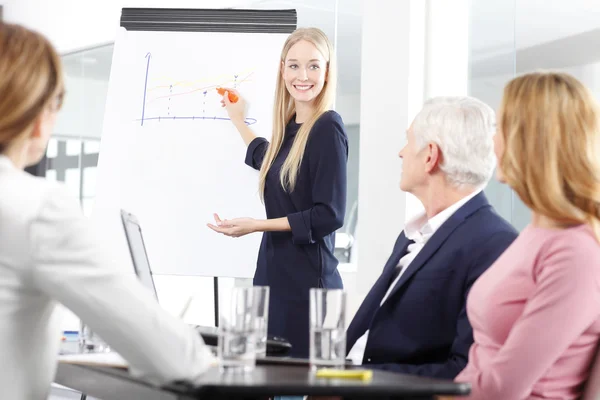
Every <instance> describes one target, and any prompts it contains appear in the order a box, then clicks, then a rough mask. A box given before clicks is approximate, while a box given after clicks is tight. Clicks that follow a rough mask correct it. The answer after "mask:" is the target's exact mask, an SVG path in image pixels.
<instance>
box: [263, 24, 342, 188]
mask: <svg viewBox="0 0 600 400" xmlns="http://www.w3.org/2000/svg"><path fill="white" fill-rule="evenodd" d="M301 40H305V41H307V42H310V43H312V44H313V45H314V46H315V47H316V48H317V50H319V52H321V54H322V55H323V58H324V59H325V61H326V62H327V71H326V74H325V85H324V86H323V90H321V93H319V95H318V96H317V97H316V99H315V113H314V114H313V116H312V117H311V118H309V119H308V120H307V121H305V122H304V123H303V124H302V126H301V127H300V129H299V130H298V133H297V134H296V137H295V139H294V143H293V144H292V148H291V149H290V153H289V155H288V156H287V158H286V159H285V162H284V163H283V166H282V167H281V173H280V175H279V181H280V183H281V186H282V187H283V188H284V189H285V190H289V191H293V190H294V187H295V186H296V179H297V177H298V171H299V169H300V164H301V163H302V158H303V156H304V150H305V149H306V143H307V141H308V136H309V134H310V130H311V129H312V127H313V126H314V124H315V122H316V121H317V120H318V119H319V117H320V116H321V115H322V114H323V113H324V112H326V111H327V110H329V109H330V107H331V105H332V104H333V99H334V96H335V86H336V80H337V79H336V78H337V65H336V62H335V55H334V52H333V46H332V45H331V43H330V42H329V39H328V38H327V36H326V35H325V33H323V31H321V30H320V29H317V28H300V29H297V30H295V31H294V32H292V34H291V35H290V36H289V37H288V38H287V40H286V42H285V44H284V46H283V49H282V51H281V60H280V61H281V62H282V63H284V62H285V58H286V56H287V54H288V51H289V50H290V48H291V47H292V46H293V45H295V44H296V43H298V42H299V41H301ZM295 112H296V107H295V103H294V99H293V98H292V96H291V95H290V93H289V92H288V90H287V89H286V87H285V82H284V81H283V74H282V71H281V67H280V68H279V73H278V77H277V86H276V88H275V108H274V111H273V136H272V138H271V143H270V144H269V147H268V149H267V152H266V154H265V158H264V160H263V163H262V166H261V168H260V175H259V193H260V196H261V198H262V199H263V200H264V192H265V182H266V179H267V173H268V172H269V169H270V168H271V166H272V165H273V161H274V160H275V157H277V154H278V153H279V150H280V149H281V145H282V143H283V138H284V135H285V127H286V125H287V124H288V122H290V120H291V118H292V116H293V115H294V113H295Z"/></svg>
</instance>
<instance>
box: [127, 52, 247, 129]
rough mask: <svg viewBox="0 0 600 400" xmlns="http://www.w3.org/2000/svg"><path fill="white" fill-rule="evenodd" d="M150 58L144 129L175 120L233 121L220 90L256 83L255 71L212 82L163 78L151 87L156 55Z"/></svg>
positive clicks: (148, 57)
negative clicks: (152, 64) (222, 102)
mask: <svg viewBox="0 0 600 400" xmlns="http://www.w3.org/2000/svg"><path fill="white" fill-rule="evenodd" d="M145 58H146V76H145V81H144V96H143V102H142V109H141V118H139V119H137V120H136V121H139V122H140V124H141V126H144V123H145V122H148V121H156V122H161V121H173V120H198V121H202V120H213V121H229V120H230V119H229V118H228V116H227V112H226V111H225V110H224V109H221V103H220V99H221V96H220V95H219V94H218V93H217V91H216V88H217V87H233V88H237V87H238V86H239V85H243V84H244V83H248V82H251V81H252V75H253V74H254V71H252V70H246V71H241V72H240V73H239V74H238V73H236V74H233V75H222V76H218V77H212V78H210V79H195V80H180V81H174V80H172V79H170V78H162V79H161V78H159V79H153V80H152V81H151V85H150V87H149V86H148V77H149V74H150V67H151V65H150V64H151V60H152V54H151V53H150V52H148V53H147V54H146V56H145ZM245 122H246V124H247V125H252V124H255V123H256V122H257V120H256V119H255V118H249V117H247V118H246V121H245Z"/></svg>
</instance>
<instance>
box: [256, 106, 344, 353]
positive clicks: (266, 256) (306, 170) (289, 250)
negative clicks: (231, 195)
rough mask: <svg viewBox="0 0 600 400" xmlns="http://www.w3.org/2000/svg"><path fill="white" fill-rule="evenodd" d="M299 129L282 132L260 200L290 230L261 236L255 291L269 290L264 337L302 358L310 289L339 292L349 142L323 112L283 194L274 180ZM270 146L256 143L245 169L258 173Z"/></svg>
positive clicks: (337, 120) (338, 121)
mask: <svg viewBox="0 0 600 400" xmlns="http://www.w3.org/2000/svg"><path fill="white" fill-rule="evenodd" d="M300 126H301V125H300V124H297V123H296V122H295V117H292V120H291V121H290V122H289V123H288V125H287V126H286V129H285V136H284V140H283V144H282V146H281V149H280V151H279V154H278V155H277V157H276V158H275V161H274V163H273V165H272V166H271V168H270V170H269V172H268V174H267V179H266V182H265V193H264V200H265V208H266V214H267V218H269V219H271V218H281V217H287V218H288V221H289V223H290V226H291V228H292V230H291V232H264V233H263V237H262V242H261V245H260V250H259V253H258V262H257V266H256V272H255V274H254V284H255V285H264V286H269V287H270V292H271V296H270V303H269V334H270V335H275V336H280V337H284V338H286V339H288V340H289V341H290V343H291V344H292V352H291V355H292V356H294V357H303V358H306V357H308V318H309V317H308V312H309V306H308V293H309V289H310V288H321V287H324V288H342V287H343V285H342V279H341V277H340V274H339V272H338V270H337V265H338V261H337V259H336V258H335V256H334V255H333V250H334V242H335V231H336V230H337V229H339V228H340V227H341V226H342V225H343V224H344V213H345V210H346V163H347V160H348V138H347V135H346V132H345V130H344V123H343V122H342V118H341V117H340V115H339V114H338V113H336V112H335V111H328V112H326V113H324V114H323V115H322V116H321V117H320V118H319V119H318V120H317V122H316V123H315V125H314V126H313V128H312V130H311V132H310V134H309V138H308V142H307V144H306V150H305V152H304V158H303V160H302V164H301V165H300V171H299V174H298V178H297V180H296V187H295V188H294V190H293V191H292V192H290V193H288V192H286V191H285V190H284V189H283V188H282V186H281V184H280V181H279V173H280V170H281V167H282V165H283V162H284V161H285V159H286V157H287V156H288V154H289V151H290V149H291V147H292V143H293V141H294V138H295V136H296V133H297V132H298V129H299V128H300ZM267 146H268V142H267V140H266V139H264V138H260V137H259V138H256V139H254V140H253V141H252V142H251V143H250V145H249V146H248V150H247V153H246V164H248V165H249V166H251V167H252V168H255V169H260V166H261V164H262V161H263V158H264V155H265V152H266V150H267Z"/></svg>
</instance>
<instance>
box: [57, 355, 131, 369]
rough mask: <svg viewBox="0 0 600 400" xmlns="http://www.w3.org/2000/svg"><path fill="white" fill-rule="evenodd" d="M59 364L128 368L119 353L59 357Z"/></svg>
mask: <svg viewBox="0 0 600 400" xmlns="http://www.w3.org/2000/svg"><path fill="white" fill-rule="evenodd" d="M58 361H59V362H64V363H68V364H82V365H97V366H103V367H114V368H125V369H126V368H128V367H129V365H128V364H127V361H125V360H124V359H123V357H121V356H120V355H119V354H118V353H115V352H110V353H84V354H65V355H61V356H59V357H58Z"/></svg>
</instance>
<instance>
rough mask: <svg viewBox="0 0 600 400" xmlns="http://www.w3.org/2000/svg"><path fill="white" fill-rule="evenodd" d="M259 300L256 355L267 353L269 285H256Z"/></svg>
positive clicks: (256, 294)
mask: <svg viewBox="0 0 600 400" xmlns="http://www.w3.org/2000/svg"><path fill="white" fill-rule="evenodd" d="M254 290H255V293H254V295H255V296H256V301H257V311H256V312H257V314H256V356H257V357H265V356H266V355H267V328H268V327H269V287H268V286H254Z"/></svg>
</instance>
